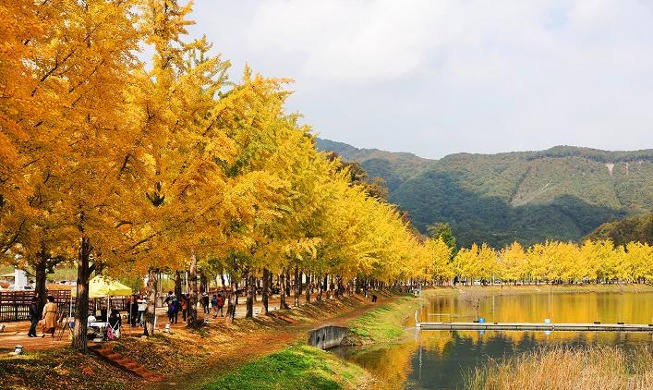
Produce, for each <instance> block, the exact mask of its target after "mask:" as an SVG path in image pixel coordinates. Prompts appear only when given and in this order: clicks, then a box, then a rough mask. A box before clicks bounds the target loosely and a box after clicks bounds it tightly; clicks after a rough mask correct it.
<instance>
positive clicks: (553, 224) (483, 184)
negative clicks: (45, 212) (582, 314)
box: [317, 139, 653, 248]
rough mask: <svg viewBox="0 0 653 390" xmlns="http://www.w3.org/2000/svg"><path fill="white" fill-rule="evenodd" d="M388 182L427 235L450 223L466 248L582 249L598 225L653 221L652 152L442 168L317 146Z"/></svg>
mask: <svg viewBox="0 0 653 390" xmlns="http://www.w3.org/2000/svg"><path fill="white" fill-rule="evenodd" d="M317 147H318V149H320V150H327V151H333V152H336V153H337V154H339V155H340V156H341V157H342V158H343V159H345V160H347V161H356V162H358V163H359V164H361V166H362V167H363V168H364V169H365V170H366V171H367V173H368V175H369V177H370V178H373V177H381V178H382V179H384V180H385V182H386V184H387V187H388V200H389V201H390V202H392V203H395V204H397V205H398V206H399V207H400V208H401V209H402V210H405V211H407V212H408V214H409V216H410V217H411V220H412V222H413V225H414V226H415V227H416V228H417V229H418V230H420V231H421V232H422V233H426V232H427V227H428V226H430V225H432V224H435V223H438V222H447V223H449V225H450V226H451V228H452V230H453V233H454V235H455V236H456V239H457V242H458V244H459V245H460V246H469V245H471V244H472V243H482V242H485V243H488V244H490V245H492V246H494V247H497V248H499V247H503V246H505V245H507V244H510V243H512V242H514V241H517V242H520V243H522V244H523V245H531V244H533V243H536V242H544V241H546V240H559V241H580V240H582V239H583V238H584V237H585V236H587V235H588V234H589V233H591V232H592V231H593V230H594V229H595V228H597V227H598V226H599V225H601V224H603V223H605V222H608V221H614V220H620V219H623V218H625V217H634V216H642V215H646V214H650V213H653V150H640V151H633V152H608V151H602V150H596V149H589V148H580V147H571V146H556V147H553V148H551V149H548V150H544V151H534V152H512V153H500V154H491V155H488V154H469V153H459V154H452V155H448V156H445V157H443V158H441V159H439V160H430V159H424V158H421V157H418V156H415V155H413V154H410V153H393V152H386V151H381V150H376V149H358V148H355V147H353V146H351V145H347V144H344V143H341V142H334V141H329V140H324V139H318V140H317Z"/></svg>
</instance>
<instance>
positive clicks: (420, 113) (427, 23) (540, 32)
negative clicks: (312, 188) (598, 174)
mask: <svg viewBox="0 0 653 390" xmlns="http://www.w3.org/2000/svg"><path fill="white" fill-rule="evenodd" d="M196 8H197V9H198V12H197V13H196V14H195V16H196V18H197V19H198V25H197V26H196V27H194V28H193V32H194V33H195V34H198V33H199V32H200V31H201V32H206V33H207V34H208V36H209V39H210V40H212V41H214V42H215V43H216V46H215V47H216V49H217V50H219V51H221V52H223V54H224V57H225V58H230V59H233V60H234V63H235V64H236V69H238V70H239V68H240V67H241V66H242V64H244V62H245V61H247V62H249V63H250V64H251V65H252V66H253V68H254V69H255V70H257V71H260V72H261V73H263V74H265V75H269V76H287V77H291V78H294V79H296V80H297V83H296V84H295V85H294V86H293V89H295V90H296V91H297V93H296V94H295V96H293V97H292V98H291V100H290V102H289V104H290V110H297V111H300V112H302V113H304V114H305V116H306V121H307V122H308V123H310V124H312V125H313V126H314V127H315V129H316V131H318V132H320V133H321V135H322V136H324V137H327V138H331V139H335V140H338V141H343V142H350V143H352V144H354V145H355V146H359V147H376V148H383V149H388V150H404V151H412V152H415V153H418V154H420V155H423V156H431V157H436V156H442V155H444V154H448V153H452V152H459V151H468V152H488V153H489V152H497V151H509V150H537V149H543V148H546V147H550V146H553V145H556V144H574V145H579V146H589V147H596V148H603V149H641V148H653V132H652V131H650V130H649V128H650V124H652V123H653V110H652V109H651V107H652V105H653V39H651V37H653V7H652V6H651V5H650V4H649V3H648V2H647V1H638V0H620V1H617V0H553V1H545V0H532V1H530V0H529V1H507V0H506V1H492V2H488V1H481V0H459V1H452V0H450V1H446V0H438V1H436V0H422V1H420V0H410V1H398V0H349V1H345V0H334V1H328V0H312V1H308V0H303V1H302V0H266V1H258V0H245V1H239V2H233V1H227V0H220V1H212V0H197V1H196Z"/></svg>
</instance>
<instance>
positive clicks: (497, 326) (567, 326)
mask: <svg viewBox="0 0 653 390" xmlns="http://www.w3.org/2000/svg"><path fill="white" fill-rule="evenodd" d="M416 326H417V328H418V329H420V330H517V331H529V330H530V331H566V332H653V324H623V323H616V324H602V323H599V322H595V323H559V324H554V323H534V322H418V323H417V324H416Z"/></svg>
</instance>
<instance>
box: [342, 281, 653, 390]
mask: <svg viewBox="0 0 653 390" xmlns="http://www.w3.org/2000/svg"><path fill="white" fill-rule="evenodd" d="M652 302H653V293H651V292H582V293H561V292H556V291H555V290H549V287H547V286H542V288H541V289H540V291H539V292H538V293H518V294H502V293H501V292H500V291H498V292H491V293H485V292H483V291H482V290H481V289H479V290H465V291H464V292H462V293H460V294H457V295H447V296H433V297H430V298H428V299H425V302H424V304H423V305H422V306H421V307H420V309H419V310H417V312H416V313H415V314H414V315H411V319H410V320H409V321H408V322H407V323H406V327H407V332H409V333H410V334H409V337H408V340H406V341H405V342H402V343H400V344H397V345H392V346H384V347H376V348H371V349H360V348H341V349H338V350H336V351H334V352H335V353H338V354H340V355H341V356H343V357H345V358H347V359H349V360H351V361H354V362H356V363H357V364H359V365H361V366H363V367H365V368H367V369H368V370H370V371H371V372H373V373H374V374H375V375H376V376H377V377H378V378H380V379H381V382H382V383H381V384H379V389H463V388H464V383H465V382H464V378H465V375H466V374H467V373H468V372H469V371H470V370H471V369H473V368H474V367H476V366H480V365H482V364H483V363H484V362H486V361H488V359H495V360H496V359H501V358H502V357H504V356H513V355H516V354H520V353H523V352H526V351H531V350H534V349H538V348H540V347H543V346H551V345H563V346H569V347H571V348H583V347H586V346H588V345H619V346H622V347H624V348H631V347H634V346H636V345H637V344H641V343H651V340H652V337H651V334H650V333H618V332H519V331H501V332H495V331H487V332H478V331H454V332H450V331H421V332H418V331H415V328H414V326H415V320H414V318H415V316H416V317H417V318H418V319H419V321H420V322H426V321H445V322H450V321H451V322H458V321H472V320H475V319H478V318H484V319H485V321H486V322H540V323H541V322H544V321H545V319H549V320H550V321H551V322H552V323H562V322H578V323H582V322H585V323H587V322H594V321H600V322H602V323H617V322H624V323H640V324H649V323H653V305H652V304H651V303H652Z"/></svg>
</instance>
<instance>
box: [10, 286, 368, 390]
mask: <svg viewBox="0 0 653 390" xmlns="http://www.w3.org/2000/svg"><path fill="white" fill-rule="evenodd" d="M371 308H372V306H371V304H370V303H369V300H365V299H362V298H360V297H357V296H353V297H345V298H343V299H340V300H323V301H321V302H313V303H310V304H303V305H301V306H300V307H297V308H293V309H292V310H284V311H280V312H279V313H280V314H281V315H283V316H284V318H285V319H280V318H275V317H272V316H260V317H258V318H255V319H238V320H236V321H235V322H234V323H228V322H219V321H215V322H211V324H210V325H209V326H207V327H204V328H202V329H200V330H191V329H188V328H186V327H185V326H183V325H181V324H180V325H179V326H175V327H174V328H173V331H172V332H171V333H162V332H157V333H156V334H155V335H154V336H152V337H150V338H142V337H133V336H130V335H124V336H123V337H122V338H120V339H118V340H114V341H111V342H110V343H109V344H108V345H111V347H112V349H113V351H114V352H117V353H120V354H122V355H124V356H127V357H129V358H131V359H132V360H134V361H136V362H137V363H139V364H141V365H142V366H143V367H145V368H146V369H148V370H150V371H153V372H155V373H158V374H160V375H162V376H164V378H165V379H164V380H163V381H162V382H159V383H148V382H145V381H143V380H142V379H140V378H138V377H135V376H133V375H131V374H129V373H127V372H124V371H121V370H120V369H118V368H116V367H113V366H111V365H110V364H108V363H105V362H104V361H102V360H100V359H99V358H97V357H96V356H95V355H93V354H88V355H82V354H80V353H77V352H75V351H72V350H71V349H69V348H63V349H62V348H58V349H52V350H38V351H37V350H33V351H32V350H25V351H24V352H23V354H22V355H19V356H11V355H9V354H7V353H6V352H9V350H2V351H0V388H2V389H32V388H47V389H53V390H54V389H71V388H73V389H77V388H88V389H100V388H111V389H130V390H140V389H152V388H161V389H166V390H168V389H174V388H179V389H187V388H191V387H193V386H197V384H203V383H211V381H212V380H213V378H217V377H220V376H224V375H229V374H231V373H233V372H238V370H239V369H240V368H241V366H244V365H247V364H248V362H259V361H260V362H262V363H260V364H261V365H262V366H254V367H256V368H254V369H253V370H252V369H251V367H250V366H248V367H250V368H248V369H249V370H250V373H249V374H247V373H246V372H245V374H244V375H245V376H242V377H241V379H242V380H244V379H246V378H254V377H259V376H260V377H261V378H263V379H264V380H265V383H267V386H256V385H254V387H251V388H258V389H275V388H278V386H277V385H276V384H273V383H271V382H270V381H269V379H270V378H272V377H273V375H271V374H270V375H268V374H266V375H259V373H261V372H264V371H263V369H262V368H261V367H269V368H272V370H273V371H274V372H282V370H281V368H282V366H281V365H275V363H273V361H275V360H281V363H279V364H290V367H291V368H292V369H291V370H290V376H289V377H290V378H292V380H293V381H294V382H297V383H308V382H310V383H317V384H319V385H320V386H319V387H315V388H327V389H328V388H334V389H339V388H342V389H350V388H351V389H353V388H359V387H361V386H359V384H360V383H363V382H365V381H367V380H368V379H366V378H368V377H366V376H365V374H364V372H363V371H362V369H360V368H358V367H356V366H350V365H348V364H345V363H343V362H338V361H337V360H338V359H337V358H335V357H333V359H334V361H329V362H328V364H326V363H325V364H326V365H321V364H322V363H321V362H322V361H326V357H325V355H327V354H326V353H323V352H322V351H319V350H314V351H311V349H310V348H308V347H306V348H307V349H303V348H299V347H297V346H295V344H296V343H297V342H301V341H303V340H305V339H306V334H307V332H308V330H309V329H311V328H313V327H316V326H319V325H321V324H323V323H325V322H331V321H345V320H346V318H347V317H351V318H353V317H356V316H358V315H360V314H362V313H364V312H365V311H366V310H368V309H371ZM180 320H181V319H180ZM289 321H290V322H289ZM127 329H128V330H131V329H129V328H127ZM136 331H137V332H138V329H136ZM126 333H128V332H126ZM289 346H290V347H289ZM12 348H13V346H12ZM266 356H267V357H266ZM261 359H263V360H261ZM270 359H272V360H270ZM294 361H296V362H297V363H296V364H297V366H294V365H293V364H294V363H293V362H294ZM311 364H314V365H315V367H313V368H311V367H312V366H311ZM357 370H358V371H357ZM254 373H257V375H254ZM329 373H331V374H329ZM277 375H278V374H277ZM329 375H332V376H333V377H336V376H342V377H343V378H345V379H346V380H345V381H341V380H334V381H332V379H333V378H332V377H331V376H329ZM282 376H283V375H282ZM298 376H299V377H304V376H305V378H306V381H308V382H305V381H304V382H302V381H301V380H300V379H298ZM348 376H349V377H352V378H355V379H356V380H358V379H360V378H363V379H362V381H363V382H356V381H355V380H354V379H352V380H349V379H347V377H348ZM225 383H226V382H225ZM280 383H284V382H280ZM245 386H247V382H245V381H243V382H242V383H239V384H238V387H234V388H239V389H242V388H247V387H245ZM279 386H281V385H279ZM283 386H284V388H310V387H306V386H304V385H302V386H301V387H288V386H285V385H283ZM215 388H228V387H224V386H218V387H215Z"/></svg>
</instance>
